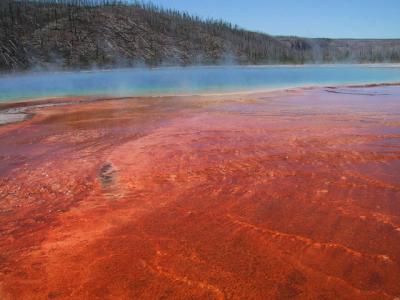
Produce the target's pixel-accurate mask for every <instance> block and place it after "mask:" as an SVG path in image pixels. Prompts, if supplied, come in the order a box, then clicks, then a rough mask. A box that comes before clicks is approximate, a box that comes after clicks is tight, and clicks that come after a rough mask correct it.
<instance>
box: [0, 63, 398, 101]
mask: <svg viewBox="0 0 400 300" xmlns="http://www.w3.org/2000/svg"><path fill="white" fill-rule="evenodd" d="M390 82H400V66H355V65H347V66H346V65H336V66H332V65H330V66H246V67H239V66H237V67H232V66H231V67H186V68H155V69H116V70H109V71H86V72H53V73H28V74H22V75H21V74H20V75H5V76H4V75H3V76H0V101H3V102H4V101H14V100H22V99H29V98H41V97H52V96H81V95H82V96H83V95H112V96H131V95H136V96H140V95H162V94H179V93H202V92H229V91H232V92H235V91H248V90H257V89H275V88H290V87H298V86H308V85H322V86H325V85H341V84H367V83H390Z"/></svg>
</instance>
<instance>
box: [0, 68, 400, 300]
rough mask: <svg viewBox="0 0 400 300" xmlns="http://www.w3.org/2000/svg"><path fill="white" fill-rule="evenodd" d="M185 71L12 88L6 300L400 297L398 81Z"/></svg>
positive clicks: (0, 212) (3, 248)
mask: <svg viewBox="0 0 400 300" xmlns="http://www.w3.org/2000/svg"><path fill="white" fill-rule="evenodd" d="M181 71H182V70H173V71H171V69H160V70H158V71H157V70H153V71H148V72H149V73H148V74H147V73H146V74H147V75H146V76H148V77H146V76H144V77H143V76H140V78H142V79H143V78H146V81H143V80H142V81H140V82H137V81H136V79H135V78H138V77H135V75H132V74H134V72H133V71H132V72H133V73H132V72H131V71H127V70H125V71H122V73H118V76H119V77H118V76H117V77H115V76H114V75H115V74H113V71H111V72H94V74H92V73H79V74H75V73H70V74H68V73H66V74H64V73H61V74H50V75H49V74H38V75H37V76H35V77H34V76H31V75H25V76H21V77H19V76H14V75H13V76H6V77H3V78H2V79H0V87H1V89H0V94H1V98H2V102H1V103H0V110H1V111H0V115H1V118H2V122H3V125H1V126H0V299H376V300H378V299H379V300H381V299H388V300H393V299H399V297H400V86H398V85H396V84H395V82H399V81H400V69H399V68H398V67H391V68H383V69H380V68H369V67H363V68H362V67H335V68H333V67H329V66H327V67H310V68H307V67H304V68H288V67H286V68H285V67H278V68H269V69H268V68H264V69H263V68H236V69H235V68H233V69H232V68H228V69H224V68H222V69H221V68H210V69H201V70H196V69H190V68H189V69H186V71H185V70H183V71H182V72H183V73H180V74H181V75H176V76H178V77H176V76H175V77H174V76H171V72H173V73H172V75H173V74H178V73H179V72H181ZM124 72H125V73H124ZM152 72H153V73H152ZM163 72H164V73H163ZM185 72H186V73H185ZM196 72H198V73H196ZM240 72H247V73H246V74H245V75H243V76H242V75H241V73H240ZM274 72H276V73H275V74H280V75H277V76H274ZM299 72H300V74H299ZM130 74H131V75H130ZM151 74H153V75H151ZM154 74H155V75H154ZM160 74H161V75H160ZM163 74H164V75H163ZM165 74H166V75H165ZM282 74H286V76H282ZM305 74H308V75H305ZM338 74H339V75H338ZM340 74H342V75H340ZM91 75H92V77H90V76H91ZM229 75H230V76H229ZM30 76H31V77H30ZM60 76H61V77H60ZM130 76H131V77H130ZM152 76H153V77H152ZM157 76H159V77H157ZM179 76H181V78H186V81H185V82H183V81H182V80H179ZM202 76H203V77H202ZM252 76H253V77H252ZM32 78H34V79H32ZM43 78H44V79H43ZM71 78H72V79H71ZM93 78H94V79H93ZM121 78H123V80H122V81H121V80H120V79H121ZM129 78H130V79H129ZM218 78H219V79H220V80H218ZM221 78H223V80H222V79H221ZM242 78H246V80H247V81H243V80H242ZM271 78H285V79H284V80H283V82H282V81H281V82H279V80H278V82H276V81H274V80H276V79H271ZM30 79H32V80H33V81H30ZM92 79H93V80H94V81H93V82H92V83H91V84H87V82H86V84H85V85H84V86H85V87H88V86H89V87H90V88H89V89H88V90H82V89H81V88H80V86H79V82H82V80H83V81H84V80H87V81H88V80H89V81H90V80H92ZM35 80H36V81H35ZM96 80H99V81H97V82H96ZM239 81H240V82H241V83H242V86H240V88H239V90H241V91H240V92H238V89H231V90H232V91H234V92H232V93H226V92H227V91H229V90H230V87H232V86H236V87H237V86H238V82H239ZM107 82H108V83H109V84H108V85H107ZM271 82H272V83H271ZM61 83H63V84H61ZM111 83H115V85H114V86H113V85H112V84H111ZM117 83H119V85H117ZM268 83H269V84H268ZM373 83H385V84H373ZM388 83H390V84H388ZM51 86H52V87H53V88H49V87H51ZM110 86H111V87H110ZM152 86H153V87H154V90H152V89H151V87H152ZM117 87H119V88H117ZM140 87H142V89H139V88H140ZM277 88H280V89H277ZM267 89H271V90H269V91H268V90H267ZM113 90H115V91H116V94H115V95H113ZM44 91H48V92H47V93H48V94H46V92H44ZM207 91H210V93H206V92H207ZM117 92H118V93H117ZM163 93H164V94H168V95H166V96H162V94H163ZM151 94H153V95H151ZM174 94H176V95H174ZM177 94H181V95H177ZM38 97H40V99H36V100H28V99H29V98H38ZM14 121H18V122H14Z"/></svg>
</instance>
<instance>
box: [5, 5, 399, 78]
mask: <svg viewBox="0 0 400 300" xmlns="http://www.w3.org/2000/svg"><path fill="white" fill-rule="evenodd" d="M266 15H267V14H266ZM331 62H355V63H369V62H371V63H375V62H400V39H398V40H334V39H307V38H298V37H274V36H270V35H267V34H262V33H258V32H250V31H246V30H244V29H241V28H238V27H237V26H234V25H231V24H229V23H226V22H223V21H216V20H202V19H200V18H198V17H195V16H190V15H188V14H186V13H181V12H177V11H171V10H164V9H160V8H157V7H155V6H152V5H143V4H138V3H136V4H131V5H127V4H124V3H121V2H109V1H101V2H100V1H96V0H47V1H26V0H23V1H16V0H2V2H1V4H0V70H1V71H11V70H24V69H32V68H45V69H46V68H63V69H77V68H90V67H116V66H119V67H122V66H133V65H150V66H156V65H193V64H207V65H209V64H225V63H237V64H272V63H297V64H303V63H331Z"/></svg>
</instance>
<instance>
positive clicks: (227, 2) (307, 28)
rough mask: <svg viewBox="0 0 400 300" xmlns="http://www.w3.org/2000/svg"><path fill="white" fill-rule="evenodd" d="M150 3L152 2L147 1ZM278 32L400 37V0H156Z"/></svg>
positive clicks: (241, 24)
mask: <svg viewBox="0 0 400 300" xmlns="http://www.w3.org/2000/svg"><path fill="white" fill-rule="evenodd" d="M144 2H149V1H146V0H145V1H144ZM151 2H153V3H154V4H158V5H161V6H163V7H166V8H175V9H178V10H183V11H187V12H189V13H192V14H196V15H199V16H201V17H212V18H221V19H224V20H226V21H230V22H232V23H234V24H238V25H240V26H241V27H244V28H246V29H250V30H256V31H262V32H266V33H269V34H274V35H298V36H307V37H334V38H340V37H344V38H346V37H349V38H400V0H274V1H273V0H240V1H239V0H152V1H151Z"/></svg>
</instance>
